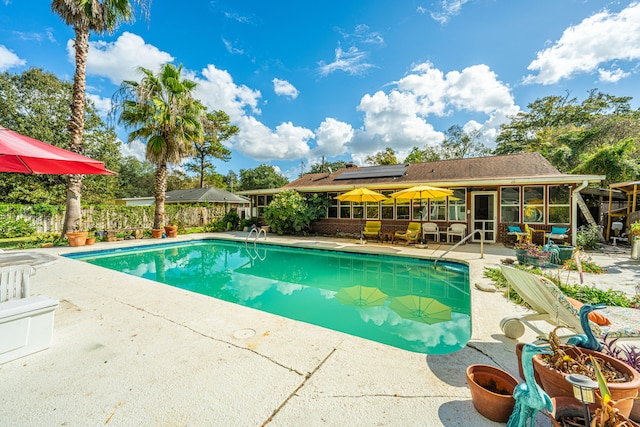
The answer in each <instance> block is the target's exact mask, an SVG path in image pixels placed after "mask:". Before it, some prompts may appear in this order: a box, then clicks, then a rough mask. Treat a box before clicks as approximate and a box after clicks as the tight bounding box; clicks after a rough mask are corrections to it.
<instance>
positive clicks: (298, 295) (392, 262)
mask: <svg viewBox="0 0 640 427" xmlns="http://www.w3.org/2000/svg"><path fill="white" fill-rule="evenodd" d="M67 256H68V257H70V258H74V259H79V260H82V261H85V262H88V263H91V264H95V265H98V266H102V267H105V268H109V269H112V270H116V271H120V272H123V273H127V274H131V275H134V276H138V277H144V278H147V279H151V280H155V281H157V282H161V283H165V284H168V285H171V286H175V287H179V288H182V289H186V290H189V291H193V292H198V293H200V294H204V295H209V296H211V297H214V298H218V299H221V300H225V301H229V302H232V303H236V304H240V305H243V306H247V307H252V308H254V309H257V310H261V311H265V312H269V313H273V314H277V315H280V316H284V317H288V318H290V319H294V320H298V321H303V322H307V323H311V324H314V325H318V326H322V327H325V328H329V329H333V330H336V331H341V332H344V333H347V334H351V335H355V336H358V337H362V338H366V339H369V340H373V341H377V342H381V343H384V344H387V345H391V346H394V347H398V348H402V349H405V350H410V351H414V352H419V353H428V354H447V353H451V352H454V351H457V350H459V349H461V348H462V347H464V345H465V344H466V343H467V341H468V340H469V339H470V337H471V315H470V313H471V301H470V292H469V290H470V289H469V269H468V266H467V265H465V264H462V263H457V262H448V261H441V262H439V263H438V268H437V270H436V269H434V268H433V260H424V259H415V258H405V257H399V256H390V255H377V254H361V253H348V252H343V251H335V250H325V249H316V248H312V249H309V248H300V247H289V246H281V245H271V244H253V243H252V244H246V243H243V242H231V241H222V240H213V239H212V240H197V241H191V242H181V243H175V244H160V245H149V246H142V247H137V248H127V249H115V250H108V251H96V252H84V253H76V254H69V255H67Z"/></svg>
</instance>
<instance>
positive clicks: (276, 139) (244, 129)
mask: <svg viewBox="0 0 640 427" xmlns="http://www.w3.org/2000/svg"><path fill="white" fill-rule="evenodd" d="M237 124H238V127H239V128H240V132H239V133H238V135H236V137H235V138H234V141H233V148H235V149H236V150H238V151H239V152H241V153H242V154H244V155H245V156H248V157H251V158H253V159H256V160H273V159H279V160H294V159H299V158H301V157H307V156H308V155H309V151H310V150H309V145H308V141H309V139H311V138H313V136H314V135H313V132H312V131H310V130H309V129H306V128H303V127H299V126H294V125H293V124H292V123H291V122H286V123H281V124H280V125H278V126H277V127H276V129H275V131H272V130H271V129H269V128H268V127H267V126H266V125H264V124H263V123H260V122H259V121H258V120H256V118H255V117H252V116H245V117H242V118H241V119H240V120H239V121H238V122H237Z"/></svg>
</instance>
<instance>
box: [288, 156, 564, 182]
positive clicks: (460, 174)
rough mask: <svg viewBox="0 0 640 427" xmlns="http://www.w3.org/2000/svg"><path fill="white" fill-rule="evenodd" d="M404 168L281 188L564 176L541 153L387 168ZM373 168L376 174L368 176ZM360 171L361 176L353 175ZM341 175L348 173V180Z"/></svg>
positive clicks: (311, 178) (317, 178)
mask: <svg viewBox="0 0 640 427" xmlns="http://www.w3.org/2000/svg"><path fill="white" fill-rule="evenodd" d="M399 166H402V167H405V171H404V173H403V174H401V175H398V174H395V176H394V174H386V173H385V172H384V171H383V168H384V166H372V167H360V168H358V167H350V168H343V169H340V170H339V171H336V172H334V173H316V174H307V175H303V176H302V177H300V178H298V179H296V180H295V181H292V182H290V183H289V184H287V185H285V186H284V187H283V188H304V187H318V186H331V185H335V186H338V185H342V186H344V185H355V186H361V185H371V184H389V183H393V184H402V183H407V184H412V183H424V182H455V181H472V180H483V179H485V180H486V179H496V180H497V179H501V178H502V179H506V178H518V177H522V178H530V177H550V176H558V177H560V176H566V174H562V173H560V172H559V171H558V170H557V169H556V168H555V167H554V166H553V165H552V164H551V163H549V161H548V160H547V159H545V158H544V157H543V156H542V155H541V154H540V153H536V152H534V153H518V154H509V155H504V156H491V157H474V158H468V159H452V160H440V161H436V162H427V163H410V164H408V165H390V167H393V168H394V170H396V171H397V170H398V167H399ZM370 168H376V169H375V174H374V175H377V176H371V174H369V173H368V171H369V170H371V169H370ZM354 171H360V172H361V173H360V174H355V176H356V177H354V174H353V173H352V172H354ZM343 174H350V175H351V176H348V175H347V176H348V178H347V179H345V178H344V177H342V175H343ZM358 176H359V177H358Z"/></svg>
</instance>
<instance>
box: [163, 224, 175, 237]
mask: <svg viewBox="0 0 640 427" xmlns="http://www.w3.org/2000/svg"><path fill="white" fill-rule="evenodd" d="M164 231H165V233H166V234H167V237H178V226H177V225H167V226H165V227H164Z"/></svg>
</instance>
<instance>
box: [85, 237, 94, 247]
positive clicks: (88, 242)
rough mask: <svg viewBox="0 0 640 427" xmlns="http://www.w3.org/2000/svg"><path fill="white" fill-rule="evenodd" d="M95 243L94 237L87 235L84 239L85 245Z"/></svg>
mask: <svg viewBox="0 0 640 427" xmlns="http://www.w3.org/2000/svg"><path fill="white" fill-rule="evenodd" d="M95 243H96V238H95V237H87V240H86V244H87V246H90V245H93V244H95Z"/></svg>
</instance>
